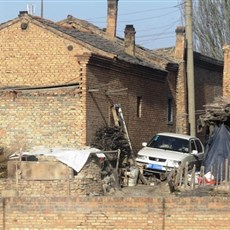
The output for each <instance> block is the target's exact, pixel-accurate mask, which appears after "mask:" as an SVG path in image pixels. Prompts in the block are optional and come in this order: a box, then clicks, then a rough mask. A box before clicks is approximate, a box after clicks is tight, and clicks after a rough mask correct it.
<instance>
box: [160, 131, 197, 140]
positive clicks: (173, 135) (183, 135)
mask: <svg viewBox="0 0 230 230" xmlns="http://www.w3.org/2000/svg"><path fill="white" fill-rule="evenodd" d="M156 135H162V136H170V137H178V138H182V139H186V140H189V139H191V138H196V137H194V136H190V135H185V134H180V133H169V132H163V133H157V134H156Z"/></svg>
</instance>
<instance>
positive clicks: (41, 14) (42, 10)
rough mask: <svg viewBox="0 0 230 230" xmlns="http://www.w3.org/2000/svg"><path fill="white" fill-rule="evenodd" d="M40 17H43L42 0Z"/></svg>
mask: <svg viewBox="0 0 230 230" xmlns="http://www.w3.org/2000/svg"><path fill="white" fill-rule="evenodd" d="M41 18H43V0H41Z"/></svg>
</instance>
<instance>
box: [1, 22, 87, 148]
mask: <svg viewBox="0 0 230 230" xmlns="http://www.w3.org/2000/svg"><path fill="white" fill-rule="evenodd" d="M23 20H24V19H23ZM26 22H28V28H27V29H26V30H22V29H21V22H16V23H11V24H10V26H9V27H6V28H2V29H1V30H0V35H1V36H0V49H1V53H0V63H1V68H0V82H1V87H9V88H10V87H31V86H32V87H35V86H37V87H44V86H54V85H65V84H72V83H79V84H80V86H81V80H82V79H81V75H80V73H81V71H80V66H79V64H78V62H77V59H76V55H77V54H82V53H84V52H87V49H85V48H83V47H82V46H80V45H77V44H76V43H74V42H72V41H71V40H70V39H66V38H65V37H63V36H60V34H57V33H56V34H55V33H54V32H52V31H50V30H48V29H45V28H44V26H42V27H41V26H39V25H38V24H34V23H32V22H30V19H28V20H27V21H26ZM80 90H81V88H80ZM84 107H85V106H84V103H82V92H81V91H75V90H73V89H65V90H64V91H62V90H61V91H60V90H56V91H55V90H54V89H52V90H46V91H45V90H42V91H41V90H40V91H39V90H37V91H26V92H25V91H23V92H21V91H20V90H19V91H17V94H14V93H12V94H10V93H9V91H8V92H7V93H4V92H2V93H1V100H0V123H1V126H0V136H1V145H2V146H4V147H9V146H10V147H12V146H13V145H15V144H16V146H14V147H16V148H17V149H18V148H20V146H21V145H23V146H25V145H26V146H34V145H45V146H69V147H79V146H82V145H85V144H86V143H85V119H86V116H85V109H84Z"/></svg>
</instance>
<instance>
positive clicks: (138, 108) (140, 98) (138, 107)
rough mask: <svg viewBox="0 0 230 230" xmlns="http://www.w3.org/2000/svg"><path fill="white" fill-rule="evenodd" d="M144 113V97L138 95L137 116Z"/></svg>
mask: <svg viewBox="0 0 230 230" xmlns="http://www.w3.org/2000/svg"><path fill="white" fill-rule="evenodd" d="M141 115H142V97H137V117H139V118H141Z"/></svg>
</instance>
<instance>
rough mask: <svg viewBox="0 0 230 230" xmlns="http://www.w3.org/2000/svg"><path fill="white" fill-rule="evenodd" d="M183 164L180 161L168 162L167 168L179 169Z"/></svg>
mask: <svg viewBox="0 0 230 230" xmlns="http://www.w3.org/2000/svg"><path fill="white" fill-rule="evenodd" d="M180 164H181V162H180V161H174V160H168V161H167V166H168V167H179V166H180Z"/></svg>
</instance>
